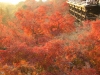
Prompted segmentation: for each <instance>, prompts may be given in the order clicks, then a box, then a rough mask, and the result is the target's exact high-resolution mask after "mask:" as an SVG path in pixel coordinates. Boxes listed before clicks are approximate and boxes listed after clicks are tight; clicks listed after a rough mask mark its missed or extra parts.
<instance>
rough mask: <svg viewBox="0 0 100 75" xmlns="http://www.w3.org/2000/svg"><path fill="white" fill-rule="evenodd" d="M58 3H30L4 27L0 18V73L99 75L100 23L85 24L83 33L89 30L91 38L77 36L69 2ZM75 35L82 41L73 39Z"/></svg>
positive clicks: (13, 74)
mask: <svg viewBox="0 0 100 75" xmlns="http://www.w3.org/2000/svg"><path fill="white" fill-rule="evenodd" d="M55 1H56V2H57V3H51V2H49V1H48V2H46V3H47V4H46V3H43V4H40V3H38V4H37V5H36V6H35V5H34V4H35V3H36V2H35V1H34V0H27V1H26V2H25V4H26V5H27V7H26V8H24V9H23V8H21V9H19V10H18V11H17V12H16V14H15V17H14V19H13V20H9V21H7V22H6V24H3V23H2V17H0V67H1V68H0V72H1V71H2V72H3V73H4V74H7V75H10V74H12V75H25V74H27V75H28V74H30V75H99V73H100V64H99V63H100V51H99V50H100V36H99V35H100V30H99V28H100V20H97V21H95V22H89V23H88V21H87V22H85V23H83V24H84V25H83V27H82V26H81V29H84V30H85V29H86V28H87V27H89V31H87V33H86V34H87V35H85V34H84V35H82V34H81V33H79V32H78V33H76V32H75V29H76V28H75V25H74V22H75V18H73V17H72V16H71V15H70V14H68V11H66V10H68V4H67V3H66V2H65V1H66V0H55ZM28 2H29V3H31V4H30V5H29V3H28ZM32 3H33V4H32ZM51 5H53V6H55V8H53V6H51ZM33 6H34V7H33ZM37 6H38V7H37ZM65 11H66V12H65ZM81 29H80V30H81ZM63 33H65V35H64V34H63ZM74 34H77V35H76V36H77V37H78V36H79V37H78V39H74V40H72V39H70V37H71V36H74ZM78 34H79V35H78ZM63 35H64V36H63Z"/></svg>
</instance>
